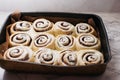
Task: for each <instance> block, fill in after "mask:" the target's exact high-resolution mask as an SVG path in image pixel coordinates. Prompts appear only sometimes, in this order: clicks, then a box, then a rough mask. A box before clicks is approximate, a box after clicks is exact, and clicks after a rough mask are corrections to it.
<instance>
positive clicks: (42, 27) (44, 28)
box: [33, 18, 53, 33]
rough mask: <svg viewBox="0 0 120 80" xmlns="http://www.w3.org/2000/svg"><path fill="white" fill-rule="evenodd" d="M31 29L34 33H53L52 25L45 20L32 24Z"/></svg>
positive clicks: (38, 20)
mask: <svg viewBox="0 0 120 80" xmlns="http://www.w3.org/2000/svg"><path fill="white" fill-rule="evenodd" d="M33 27H34V30H35V31H36V32H48V33H53V23H52V22H50V21H49V20H47V19H43V18H41V19H37V20H35V21H34V22H33Z"/></svg>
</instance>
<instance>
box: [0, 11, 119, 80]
mask: <svg viewBox="0 0 120 80" xmlns="http://www.w3.org/2000/svg"><path fill="white" fill-rule="evenodd" d="M8 14H9V13H7V12H0V26H2V25H3V23H4V21H5V19H6V17H7V16H8ZM95 14H97V15H99V16H101V17H102V19H103V21H104V24H105V27H106V30H107V33H108V38H109V43H110V47H111V53H112V59H111V61H110V63H109V64H108V66H107V69H106V71H105V72H104V73H103V74H102V75H99V76H80V75H53V74H39V73H13V72H7V71H5V70H4V69H2V68H0V80H66V79H68V80H120V13H95ZM0 28H1V27H0Z"/></svg>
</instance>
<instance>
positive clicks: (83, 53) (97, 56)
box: [78, 49, 104, 65]
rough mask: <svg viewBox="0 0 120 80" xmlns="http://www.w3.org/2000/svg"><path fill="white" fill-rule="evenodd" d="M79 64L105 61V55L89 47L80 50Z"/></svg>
mask: <svg viewBox="0 0 120 80" xmlns="http://www.w3.org/2000/svg"><path fill="white" fill-rule="evenodd" d="M78 61H79V65H90V64H101V63H104V56H103V54H102V53H101V52H99V51H97V50H94V49H89V50H80V51H79V52H78Z"/></svg>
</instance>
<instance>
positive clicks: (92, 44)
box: [76, 33, 101, 50]
mask: <svg viewBox="0 0 120 80" xmlns="http://www.w3.org/2000/svg"><path fill="white" fill-rule="evenodd" d="M100 46H101V44H100V40H99V39H98V38H96V37H95V36H94V35H92V34H89V33H84V34H81V35H79V36H78V37H77V40H76V49H77V50H81V49H96V50H99V49H100Z"/></svg>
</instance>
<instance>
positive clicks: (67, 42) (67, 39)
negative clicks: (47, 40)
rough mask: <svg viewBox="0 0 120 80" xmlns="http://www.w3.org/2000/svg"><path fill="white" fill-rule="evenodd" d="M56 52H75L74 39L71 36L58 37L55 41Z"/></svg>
mask: <svg viewBox="0 0 120 80" xmlns="http://www.w3.org/2000/svg"><path fill="white" fill-rule="evenodd" d="M55 48H56V49H57V50H66V49H71V50H75V38H74V36H71V35H58V36H57V37H56V40H55Z"/></svg>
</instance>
